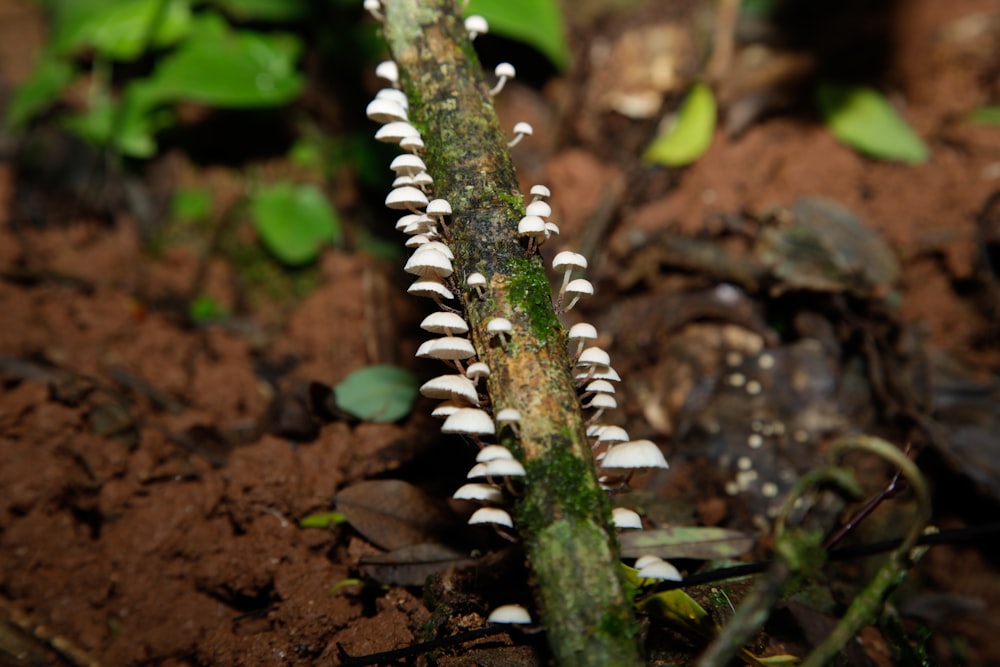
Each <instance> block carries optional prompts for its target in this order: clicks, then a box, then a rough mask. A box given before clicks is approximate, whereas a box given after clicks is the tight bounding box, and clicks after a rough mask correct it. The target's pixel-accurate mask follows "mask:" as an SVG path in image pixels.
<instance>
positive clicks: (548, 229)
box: [545, 220, 559, 237]
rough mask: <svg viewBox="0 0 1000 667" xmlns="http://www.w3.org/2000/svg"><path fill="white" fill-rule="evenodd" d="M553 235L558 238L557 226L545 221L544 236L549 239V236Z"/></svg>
mask: <svg viewBox="0 0 1000 667" xmlns="http://www.w3.org/2000/svg"><path fill="white" fill-rule="evenodd" d="M553 234H555V235H556V236H559V225H557V224H556V223H554V222H552V221H551V220H546V221H545V236H546V237H549V236H552V235H553Z"/></svg>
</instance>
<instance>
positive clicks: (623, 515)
mask: <svg viewBox="0 0 1000 667" xmlns="http://www.w3.org/2000/svg"><path fill="white" fill-rule="evenodd" d="M611 523H613V524H614V526H615V528H638V529H642V517H640V516H639V514H638V512H635V511H634V510H630V509H628V508H627V507H616V508H614V509H613V510H611Z"/></svg>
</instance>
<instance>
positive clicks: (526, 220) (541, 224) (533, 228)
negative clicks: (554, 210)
mask: <svg viewBox="0 0 1000 667" xmlns="http://www.w3.org/2000/svg"><path fill="white" fill-rule="evenodd" d="M517 233H518V234H519V235H520V236H544V235H545V221H544V220H542V219H541V218H539V217H538V216H537V215H526V216H524V217H523V218H521V221H520V222H518V223H517Z"/></svg>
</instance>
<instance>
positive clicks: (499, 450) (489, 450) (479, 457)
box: [476, 445, 514, 463]
mask: <svg viewBox="0 0 1000 667" xmlns="http://www.w3.org/2000/svg"><path fill="white" fill-rule="evenodd" d="M513 458H514V455H513V454H511V453H510V450H509V449H507V448H506V447H504V446H503V445H486V446H485V447H483V448H482V449H480V450H479V453H478V454H476V463H489V462H490V461H495V460H497V459H513Z"/></svg>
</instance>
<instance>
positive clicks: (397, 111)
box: [365, 97, 407, 123]
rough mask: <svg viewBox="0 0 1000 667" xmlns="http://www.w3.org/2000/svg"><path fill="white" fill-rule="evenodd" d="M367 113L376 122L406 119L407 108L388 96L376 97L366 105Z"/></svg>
mask: <svg viewBox="0 0 1000 667" xmlns="http://www.w3.org/2000/svg"><path fill="white" fill-rule="evenodd" d="M365 115H366V116H368V118H370V119H371V120H373V121H375V122H376V123H392V122H393V121H404V122H405V121H406V120H407V118H406V109H404V108H403V107H402V106H401V105H400V104H399V102H396V101H395V100H391V99H389V98H387V97H381V98H380V97H376V98H375V99H373V100H372V101H371V102H369V103H368V106H367V107H365Z"/></svg>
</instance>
